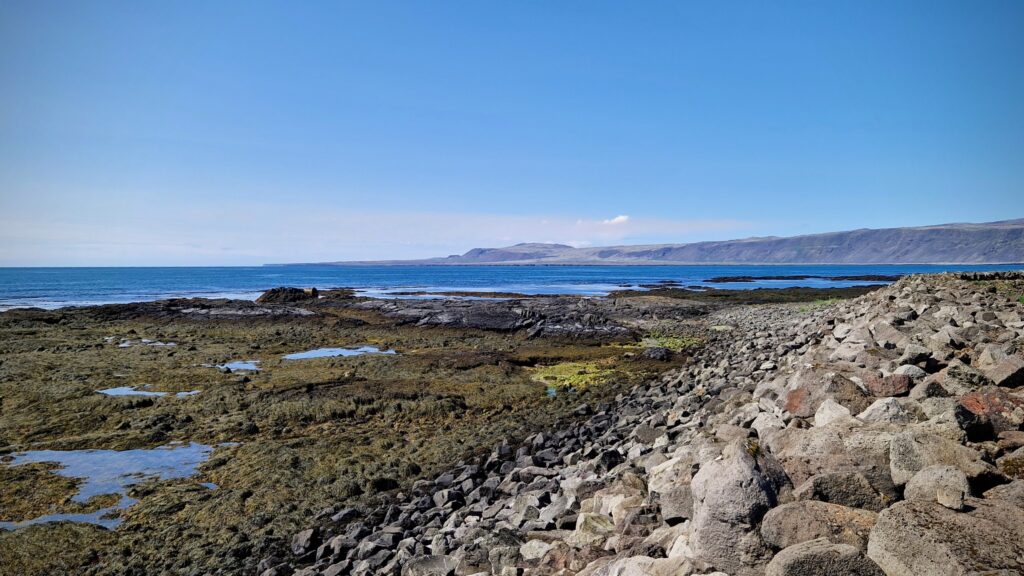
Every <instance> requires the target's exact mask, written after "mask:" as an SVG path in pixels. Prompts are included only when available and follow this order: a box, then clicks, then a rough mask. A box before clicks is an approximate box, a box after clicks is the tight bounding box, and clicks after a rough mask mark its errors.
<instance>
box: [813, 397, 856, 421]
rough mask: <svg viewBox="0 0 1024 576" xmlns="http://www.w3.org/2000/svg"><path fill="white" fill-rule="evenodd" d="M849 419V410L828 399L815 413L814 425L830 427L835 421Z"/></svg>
mask: <svg viewBox="0 0 1024 576" xmlns="http://www.w3.org/2000/svg"><path fill="white" fill-rule="evenodd" d="M849 417H850V409H849V408H847V407H846V406H843V405H842V404H840V403H838V402H836V401H835V400H833V399H831V398H826V399H825V401H824V402H822V403H821V406H818V409H817V410H816V411H815V412H814V425H815V426H828V425H829V423H831V422H833V421H835V420H840V419H843V418H849Z"/></svg>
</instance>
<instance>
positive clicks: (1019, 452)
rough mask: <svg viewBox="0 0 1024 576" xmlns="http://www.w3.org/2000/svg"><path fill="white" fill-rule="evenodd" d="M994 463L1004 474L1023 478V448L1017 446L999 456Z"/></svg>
mask: <svg viewBox="0 0 1024 576" xmlns="http://www.w3.org/2000/svg"><path fill="white" fill-rule="evenodd" d="M996 465H997V466H999V470H1000V471H1002V473H1003V474H1006V476H1008V477H1010V478H1017V479H1022V480H1024V448H1017V449H1016V450H1014V451H1013V452H1010V453H1009V454H1007V455H1005V456H1002V457H1000V458H999V460H996Z"/></svg>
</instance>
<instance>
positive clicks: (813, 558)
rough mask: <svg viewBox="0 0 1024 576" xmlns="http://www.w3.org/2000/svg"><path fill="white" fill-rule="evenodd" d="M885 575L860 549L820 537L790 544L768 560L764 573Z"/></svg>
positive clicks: (788, 575) (781, 575)
mask: <svg viewBox="0 0 1024 576" xmlns="http://www.w3.org/2000/svg"><path fill="white" fill-rule="evenodd" d="M839 575H843V576H886V574H885V573H884V572H882V569H881V568H879V567H878V565H877V564H875V563H874V562H872V561H871V559H869V558H866V557H865V556H864V554H863V553H862V552H861V551H860V549H859V548H857V547H855V546H850V545H848V544H836V543H834V542H830V541H828V539H825V538H821V539H818V540H809V541H807V542H802V543H800V544H796V545H794V546H790V547H789V548H786V549H784V550H782V551H781V552H779V553H778V554H776V555H775V557H774V558H772V561H771V562H769V563H768V567H767V569H766V570H765V576H839Z"/></svg>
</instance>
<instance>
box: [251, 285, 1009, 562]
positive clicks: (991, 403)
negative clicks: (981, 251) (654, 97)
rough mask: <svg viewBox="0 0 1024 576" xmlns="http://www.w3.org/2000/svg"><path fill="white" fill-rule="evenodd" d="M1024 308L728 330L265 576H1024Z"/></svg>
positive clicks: (797, 314)
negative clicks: (656, 373) (1019, 364)
mask: <svg viewBox="0 0 1024 576" xmlns="http://www.w3.org/2000/svg"><path fill="white" fill-rule="evenodd" d="M1021 292H1024V284H1022V283H1020V282H1019V281H1017V280H1013V279H1009V280H1007V279H998V281H996V280H991V279H989V278H988V277H986V276H972V277H971V278H970V279H964V278H960V277H959V276H957V275H939V276H927V277H910V278H905V279H903V280H901V281H899V282H897V283H896V284H894V285H892V286H890V287H888V288H886V289H884V290H881V291H879V292H875V293H873V294H870V295H867V296H864V297H861V298H858V299H856V300H852V301H848V302H842V303H840V304H838V305H833V306H830V307H821V308H811V309H807V308H805V307H801V306H753V307H743V308H727V309H723V310H719V311H716V312H714V313H712V314H710V315H708V316H707V317H705V318H704V319H703V326H704V330H705V332H703V336H705V337H706V340H707V344H706V346H705V347H704V348H703V349H701V350H699V351H697V352H695V354H694V355H693V357H692V360H691V361H688V362H687V363H686V364H685V365H682V366H677V367H675V368H674V369H672V370H670V371H668V372H666V373H665V374H664V375H663V377H662V378H661V379H660V380H658V381H655V382H650V383H649V384H647V385H644V386H638V387H636V388H634V389H633V390H631V391H630V392H629V393H628V394H622V395H621V396H620V397H619V398H617V399H616V402H614V403H610V404H607V405H597V406H591V405H581V406H580V407H579V409H578V410H577V414H578V415H579V417H580V420H579V421H578V422H576V423H572V424H569V425H567V426H566V427H564V428H562V429H559V430H552V431H549V432H544V433H542V434H535V435H533V436H529V437H527V438H526V439H525V440H524V441H523V442H521V443H517V444H509V443H503V444H501V445H499V446H496V447H495V448H494V449H493V450H492V451H491V453H490V454H488V455H486V456H482V457H479V458H476V459H474V460H471V461H466V462H462V463H460V464H459V465H458V466H456V467H454V468H453V469H452V470H450V471H448V472H447V473H445V474H442V475H440V476H438V477H437V478H434V479H426V480H420V481H418V482H416V483H415V484H414V485H412V486H411V487H408V488H407V489H405V490H403V491H402V492H401V493H400V494H395V495H394V498H393V499H391V500H390V501H389V502H388V503H386V504H384V505H381V506H379V507H377V508H373V509H368V510H363V511H361V512H360V513H359V514H358V516H356V515H355V513H353V512H351V511H349V510H346V511H344V512H345V513H344V514H341V512H339V513H338V514H337V515H335V518H338V520H337V521H330V522H326V523H321V524H320V525H319V526H318V528H319V531H317V532H301V533H299V534H298V535H297V536H296V538H295V539H294V540H293V541H292V550H291V553H292V556H291V558H290V559H288V560H284V561H275V562H266V563H264V564H263V568H264V569H265V570H268V571H269V572H267V574H279V573H286V572H290V571H291V570H293V569H295V568H296V567H299V570H298V571H297V572H296V573H297V574H303V575H306V576H312V575H331V576H333V575H335V574H392V575H398V574H456V575H470V574H517V575H525V576H529V575H539V574H560V575H570V574H579V575H591V576H596V575H626V574H665V575H669V574H672V575H682V576H688V575H694V574H712V573H717V574H727V575H729V576H742V575H761V574H770V575H787V576H789V575H791V576H803V575H819V574H821V575H824V574H857V575H861V574H863V575H868V576H879V575H883V574H884V575H886V576H903V575H919V574H939V575H945V574H949V575H966V574H982V573H999V574H1017V573H1022V572H1024V480H1019V479H1017V480H1015V478H1019V476H1017V474H1018V472H1019V471H1024V429H1022V419H1021V416H1022V414H1021V412H1020V406H1021V404H1020V403H1021V402H1022V401H1024V390H1022V389H1021V388H1020V387H1019V386H1018V385H1017V382H1018V381H1017V380H1016V379H1015V377H1012V376H1008V377H1000V374H1011V373H1013V370H1011V369H1009V368H1008V369H1004V370H1002V371H1001V372H994V371H993V370H994V369H995V368H996V367H998V366H1009V367H1010V368H1012V366H1013V365H1016V364H1015V362H1014V361H1012V359H1015V358H1016V359H1020V358H1024V356H1022V351H1024V305H1022V304H1021V303H1019V302H1018V301H1017V298H1018V296H1019V295H1020V293H1021ZM596 325H600V323H597V324H596ZM722 327H728V328H722ZM1008 361H1010V363H1009V364H1007V362H1008ZM1000 384H1001V385H1000ZM323 517H325V518H326V517H329V516H328V515H323ZM318 538H319V540H318ZM312 546H316V548H315V549H310V547H312ZM275 570H279V571H277V572H273V571H275Z"/></svg>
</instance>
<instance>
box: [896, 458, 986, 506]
mask: <svg viewBox="0 0 1024 576" xmlns="http://www.w3.org/2000/svg"><path fill="white" fill-rule="evenodd" d="M970 495H971V486H970V484H968V483H967V476H965V475H964V473H963V472H961V471H960V470H958V469H956V468H954V467H953V466H946V465H944V464H936V465H934V466H928V467H926V468H923V469H922V470H921V471H920V472H918V473H917V474H914V477H913V478H911V479H910V481H909V482H907V487H906V488H905V489H904V491H903V497H904V498H906V499H907V500H927V501H930V502H938V503H939V504H942V505H943V506H945V507H946V508H949V509H950V510H962V509H963V507H964V500H965V499H966V498H967V497H968V496H970Z"/></svg>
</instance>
